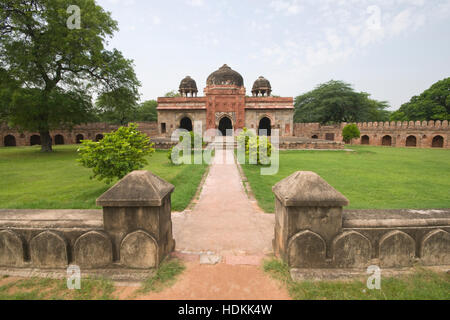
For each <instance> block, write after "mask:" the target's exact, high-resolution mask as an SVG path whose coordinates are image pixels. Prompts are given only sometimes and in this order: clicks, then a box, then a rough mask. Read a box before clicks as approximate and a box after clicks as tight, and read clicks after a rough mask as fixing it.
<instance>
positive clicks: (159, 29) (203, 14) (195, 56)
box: [81, 0, 450, 110]
mask: <svg viewBox="0 0 450 320" xmlns="http://www.w3.org/2000/svg"><path fill="white" fill-rule="evenodd" d="M97 3H98V4H100V5H101V6H102V7H103V8H104V9H105V10H107V11H109V12H111V15H112V17H113V19H115V20H116V21H118V23H119V29H120V30H119V31H118V32H117V33H116V34H115V35H114V37H113V38H112V39H110V40H109V44H108V46H109V47H110V48H117V49H118V50H120V51H122V52H123V54H124V55H125V57H127V58H128V59H132V60H134V64H135V70H136V73H137V76H138V78H139V80H140V81H141V83H142V87H141V88H140V92H141V100H142V101H145V100H149V99H156V98H157V97H159V96H163V95H164V94H165V93H167V92H169V91H171V90H178V86H179V84H180V81H181V80H182V79H183V78H184V77H185V76H187V75H190V76H191V77H193V78H194V79H195V80H196V82H197V87H198V89H199V96H200V95H203V89H204V88H205V86H206V78H207V77H208V75H209V74H211V73H212V72H213V71H215V70H217V69H218V68H219V67H221V66H222V65H223V64H225V63H226V64H228V65H229V66H230V67H231V68H233V69H234V70H236V71H238V72H239V73H240V74H241V75H242V76H243V78H244V85H245V87H246V89H247V94H250V92H251V87H252V85H253V82H254V81H255V80H256V79H257V78H258V77H259V76H264V77H265V78H267V79H268V80H269V81H270V82H271V84H272V89H273V94H275V95H279V96H287V97H295V96H298V95H300V94H303V93H305V92H308V91H310V90H313V89H314V88H315V87H316V86H317V85H318V84H321V83H324V82H327V81H329V80H332V79H333V80H342V81H345V82H347V83H350V84H351V85H352V86H353V88H354V89H355V90H357V91H364V92H367V93H370V94H371V96H372V98H374V99H377V100H383V101H388V102H389V104H390V105H391V110H397V109H398V108H399V107H400V106H401V105H402V104H403V103H405V102H407V101H409V99H410V98H411V97H412V96H414V95H418V94H420V93H421V92H423V91H424V90H426V89H428V88H429V87H430V86H431V85H432V84H433V83H435V82H436V81H439V80H442V79H444V78H446V77H450V0H370V1H369V0H165V1H161V0H160V1H156V0H97ZM82 15H83V13H81V21H82Z"/></svg>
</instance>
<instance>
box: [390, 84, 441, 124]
mask: <svg viewBox="0 0 450 320" xmlns="http://www.w3.org/2000/svg"><path fill="white" fill-rule="evenodd" d="M391 120H392V121H429V120H450V78H446V79H443V80H441V81H438V82H436V83H435V84H433V85H432V86H431V87H430V88H429V89H427V90H425V91H424V92H423V93H422V94H421V95H420V96H414V97H412V98H411V100H410V101H409V102H407V103H405V104H403V105H402V106H401V107H400V109H399V110H398V111H396V112H394V113H393V114H392V116H391Z"/></svg>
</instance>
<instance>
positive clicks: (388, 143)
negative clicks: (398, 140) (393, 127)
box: [381, 136, 392, 147]
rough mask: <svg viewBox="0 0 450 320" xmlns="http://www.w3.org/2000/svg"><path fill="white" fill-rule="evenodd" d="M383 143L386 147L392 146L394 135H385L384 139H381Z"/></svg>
mask: <svg viewBox="0 0 450 320" xmlns="http://www.w3.org/2000/svg"><path fill="white" fill-rule="evenodd" d="M381 144H382V145H383V146H386V147H391V146H392V137H391V136H384V137H383V140H381Z"/></svg>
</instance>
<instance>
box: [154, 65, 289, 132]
mask: <svg viewBox="0 0 450 320" xmlns="http://www.w3.org/2000/svg"><path fill="white" fill-rule="evenodd" d="M179 92H180V94H181V97H175V98H158V129H159V134H160V135H161V136H166V137H170V136H171V135H172V133H173V131H175V130H176V129H178V128H182V129H186V130H189V131H192V129H193V124H194V123H195V122H198V123H200V122H201V124H202V130H203V132H204V131H205V130H208V129H218V130H220V131H221V132H222V134H223V135H225V134H226V130H227V129H232V130H237V129H243V128H244V127H246V128H249V129H255V130H259V129H265V130H267V133H268V135H270V133H271V130H272V129H279V131H280V136H282V137H289V136H292V135H293V128H294V99H293V98H292V97H288V98H280V97H273V96H271V93H272V87H271V85H270V82H269V80H267V79H265V78H264V77H259V78H258V79H257V80H256V81H255V82H254V84H253V88H252V96H251V97H249V96H246V89H245V87H244V79H243V78H242V76H241V75H240V74H239V73H238V72H236V71H234V70H233V69H231V68H230V67H229V66H227V65H226V64H225V65H223V66H222V67H221V68H219V70H217V71H214V72H213V73H211V75H210V76H209V77H208V79H207V80H206V88H205V89H204V90H203V92H204V94H205V95H204V96H203V97H197V93H198V89H197V83H196V82H195V80H194V79H192V78H191V77H189V76H187V77H186V78H184V79H183V80H182V81H181V83H180V87H179Z"/></svg>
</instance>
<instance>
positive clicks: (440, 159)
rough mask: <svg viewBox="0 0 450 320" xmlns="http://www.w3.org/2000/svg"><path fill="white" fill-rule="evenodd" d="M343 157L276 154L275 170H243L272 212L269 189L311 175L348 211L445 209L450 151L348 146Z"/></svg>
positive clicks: (251, 167)
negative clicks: (323, 182)
mask: <svg viewBox="0 0 450 320" xmlns="http://www.w3.org/2000/svg"><path fill="white" fill-rule="evenodd" d="M351 148H352V149H354V150H355V152H345V151H281V152H280V170H279V172H278V174H276V175H273V176H262V175H261V174H260V169H261V167H260V166H254V165H248V164H246V165H242V168H243V170H244V173H245V175H246V176H247V179H248V181H249V183H250V186H251V188H252V190H253V193H254V194H255V197H256V199H257V200H258V203H259V205H260V207H261V208H262V209H263V210H264V211H266V212H274V196H273V193H272V186H273V185H275V184H276V183H278V182H279V181H280V180H282V179H284V178H285V177H287V176H289V175H291V174H292V173H294V172H296V171H314V172H316V173H317V174H319V175H320V176H321V177H322V178H323V179H325V180H326V181H327V182H328V183H329V184H330V185H332V186H333V187H334V188H335V189H337V190H338V191H339V192H341V193H342V194H344V195H345V196H346V197H347V198H348V199H349V200H350V206H349V207H348V209H403V208H408V209H430V208H433V209H439V208H450V150H446V149H416V148H390V147H371V146H351Z"/></svg>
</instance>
